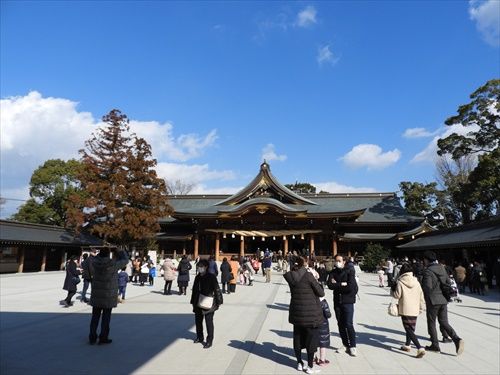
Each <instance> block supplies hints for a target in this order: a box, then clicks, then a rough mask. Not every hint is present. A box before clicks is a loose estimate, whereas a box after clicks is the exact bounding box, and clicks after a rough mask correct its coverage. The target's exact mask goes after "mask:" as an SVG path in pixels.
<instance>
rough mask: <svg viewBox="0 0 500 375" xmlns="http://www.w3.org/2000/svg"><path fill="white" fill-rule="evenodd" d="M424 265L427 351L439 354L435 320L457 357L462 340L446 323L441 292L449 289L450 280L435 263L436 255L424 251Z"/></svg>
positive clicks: (444, 298)
mask: <svg viewBox="0 0 500 375" xmlns="http://www.w3.org/2000/svg"><path fill="white" fill-rule="evenodd" d="M424 265H425V266H426V268H425V270H424V272H423V277H422V289H423V291H424V297H425V304H426V306H427V308H426V313H427V331H428V333H429V336H430V339H431V345H429V346H426V347H425V349H426V350H427V351H433V352H440V351H441V350H440V348H439V341H438V335H437V332H436V318H437V320H438V322H439V325H440V326H441V327H442V329H443V332H446V333H447V334H448V336H449V337H451V339H452V340H453V342H454V344H455V349H456V352H457V355H460V354H462V352H463V351H464V340H462V339H461V338H460V337H459V336H458V335H457V333H456V332H455V330H454V329H453V327H452V326H451V325H450V324H449V323H448V300H447V299H446V297H445V296H444V294H443V290H446V289H447V288H450V287H451V286H450V285H451V282H450V278H449V276H448V275H447V273H446V270H445V269H444V267H443V266H442V265H441V264H439V263H438V262H437V257H436V253H434V252H433V251H426V252H425V253H424Z"/></svg>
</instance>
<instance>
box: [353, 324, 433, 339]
mask: <svg viewBox="0 0 500 375" xmlns="http://www.w3.org/2000/svg"><path fill="white" fill-rule="evenodd" d="M424 324H425V322H424ZM358 325H360V326H362V327H365V328H367V329H369V330H372V331H380V332H386V333H393V334H396V335H401V337H403V338H404V337H406V335H405V331H404V329H403V324H401V331H399V330H396V329H390V328H386V327H377V326H371V325H369V324H363V323H358ZM356 333H357V334H358V335H359V333H358V332H356ZM366 335H371V333H366ZM374 336H377V335H374ZM384 337H385V336H384ZM417 338H418V339H419V340H427V338H426V337H423V336H418V335H417ZM392 341H394V340H392ZM397 342H398V343H400V341H397ZM420 344H422V343H420Z"/></svg>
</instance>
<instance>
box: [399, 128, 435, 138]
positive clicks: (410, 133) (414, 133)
mask: <svg viewBox="0 0 500 375" xmlns="http://www.w3.org/2000/svg"><path fill="white" fill-rule="evenodd" d="M437 133H439V129H438V130H436V131H433V132H430V131H428V130H427V129H425V128H409V129H406V130H405V132H404V133H403V137H405V138H426V137H432V136H433V135H436V134H437Z"/></svg>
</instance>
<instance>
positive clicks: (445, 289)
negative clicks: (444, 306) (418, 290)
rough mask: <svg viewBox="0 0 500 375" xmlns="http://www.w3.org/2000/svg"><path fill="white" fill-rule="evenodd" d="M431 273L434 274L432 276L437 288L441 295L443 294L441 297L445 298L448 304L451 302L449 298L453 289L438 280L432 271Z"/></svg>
mask: <svg viewBox="0 0 500 375" xmlns="http://www.w3.org/2000/svg"><path fill="white" fill-rule="evenodd" d="M431 272H432V273H433V274H434V276H435V277H436V279H437V280H438V283H439V287H440V289H441V293H443V297H444V298H446V300H447V301H448V302H450V301H451V297H452V295H453V293H454V291H453V288H452V287H451V285H450V284H448V283H443V282H441V279H440V278H439V276H438V274H437V273H435V272H434V271H431Z"/></svg>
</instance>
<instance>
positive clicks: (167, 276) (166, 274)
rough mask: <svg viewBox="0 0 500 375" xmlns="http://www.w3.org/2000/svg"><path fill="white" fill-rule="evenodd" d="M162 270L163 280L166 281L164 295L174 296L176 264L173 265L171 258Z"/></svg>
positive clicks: (166, 261) (166, 260)
mask: <svg viewBox="0 0 500 375" xmlns="http://www.w3.org/2000/svg"><path fill="white" fill-rule="evenodd" d="M161 268H162V270H163V279H164V280H165V286H164V288H163V294H164V295H170V294H172V292H171V289H172V282H173V281H174V280H175V271H176V270H175V267H174V263H172V259H170V258H167V259H165V261H164V262H163V265H162V266H161Z"/></svg>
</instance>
